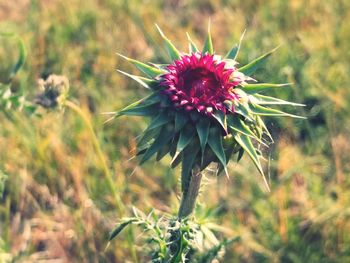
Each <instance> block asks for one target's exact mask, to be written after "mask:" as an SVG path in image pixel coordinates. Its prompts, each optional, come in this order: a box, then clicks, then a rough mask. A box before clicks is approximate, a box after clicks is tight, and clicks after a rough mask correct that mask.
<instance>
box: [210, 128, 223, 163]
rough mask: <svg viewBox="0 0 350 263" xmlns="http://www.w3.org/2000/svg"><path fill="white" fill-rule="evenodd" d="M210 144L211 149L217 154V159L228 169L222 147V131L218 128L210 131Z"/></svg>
mask: <svg viewBox="0 0 350 263" xmlns="http://www.w3.org/2000/svg"><path fill="white" fill-rule="evenodd" d="M208 144H209V146H210V148H211V149H212V150H213V152H214V153H215V155H216V157H217V158H218V159H219V161H220V162H221V163H222V165H223V166H224V167H226V157H225V152H224V147H223V145H222V135H221V131H220V129H219V128H217V127H212V128H210V130H209V137H208Z"/></svg>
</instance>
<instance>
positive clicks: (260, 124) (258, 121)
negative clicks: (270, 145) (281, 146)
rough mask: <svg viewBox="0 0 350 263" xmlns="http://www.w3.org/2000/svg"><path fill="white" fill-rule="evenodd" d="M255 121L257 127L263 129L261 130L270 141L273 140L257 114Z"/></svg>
mask: <svg viewBox="0 0 350 263" xmlns="http://www.w3.org/2000/svg"><path fill="white" fill-rule="evenodd" d="M255 119H256V122H257V124H258V126H259V127H261V128H262V129H263V131H264V132H265V133H266V135H267V136H268V137H269V138H270V140H271V142H274V140H273V138H272V135H271V133H270V131H269V129H268V128H267V127H266V125H265V122H264V121H263V120H262V118H261V117H260V116H258V115H256V116H255Z"/></svg>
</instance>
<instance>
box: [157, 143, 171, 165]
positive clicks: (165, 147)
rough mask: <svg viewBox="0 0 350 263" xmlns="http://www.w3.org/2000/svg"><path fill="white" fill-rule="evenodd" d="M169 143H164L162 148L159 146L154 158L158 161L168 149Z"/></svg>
mask: <svg viewBox="0 0 350 263" xmlns="http://www.w3.org/2000/svg"><path fill="white" fill-rule="evenodd" d="M170 148H171V146H170V144H165V145H164V146H163V147H162V148H160V149H159V150H158V152H157V157H156V160H157V161H160V160H161V159H163V157H164V156H165V155H166V154H167V153H168V152H169V151H170Z"/></svg>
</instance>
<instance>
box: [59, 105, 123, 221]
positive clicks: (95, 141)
mask: <svg viewBox="0 0 350 263" xmlns="http://www.w3.org/2000/svg"><path fill="white" fill-rule="evenodd" d="M65 105H66V106H67V107H68V108H70V109H71V110H73V111H74V112H75V113H77V114H78V115H79V116H80V117H81V118H82V120H83V121H84V123H85V125H86V126H87V128H88V130H89V132H90V137H91V139H92V143H93V145H94V147H95V150H96V154H97V157H98V159H99V161H100V164H101V166H102V169H103V172H104V175H105V177H106V180H107V185H108V187H109V189H110V190H111V192H112V194H113V199H114V202H115V205H116V208H117V211H118V213H119V214H123V213H124V206H123V204H122V201H121V199H120V196H119V194H118V192H117V189H116V187H115V184H114V181H113V178H112V175H111V173H110V170H109V168H108V166H107V162H106V159H105V157H104V155H103V152H102V150H101V145H100V143H99V141H98V139H97V136H96V133H95V131H94V129H93V127H92V124H91V120H90V118H89V117H88V116H87V115H86V113H84V111H83V110H82V109H81V108H80V107H79V106H77V105H76V104H75V103H73V102H71V101H69V100H67V101H66V102H65Z"/></svg>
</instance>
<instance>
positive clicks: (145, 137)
mask: <svg viewBox="0 0 350 263" xmlns="http://www.w3.org/2000/svg"><path fill="white" fill-rule="evenodd" d="M161 129H162V127H157V128H155V129H149V128H147V129H146V130H145V131H144V132H143V133H142V137H141V138H139V139H138V142H137V147H138V148H144V147H146V148H148V144H149V142H150V141H151V140H152V139H153V138H156V137H157V136H158V134H159V133H160V131H161Z"/></svg>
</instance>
